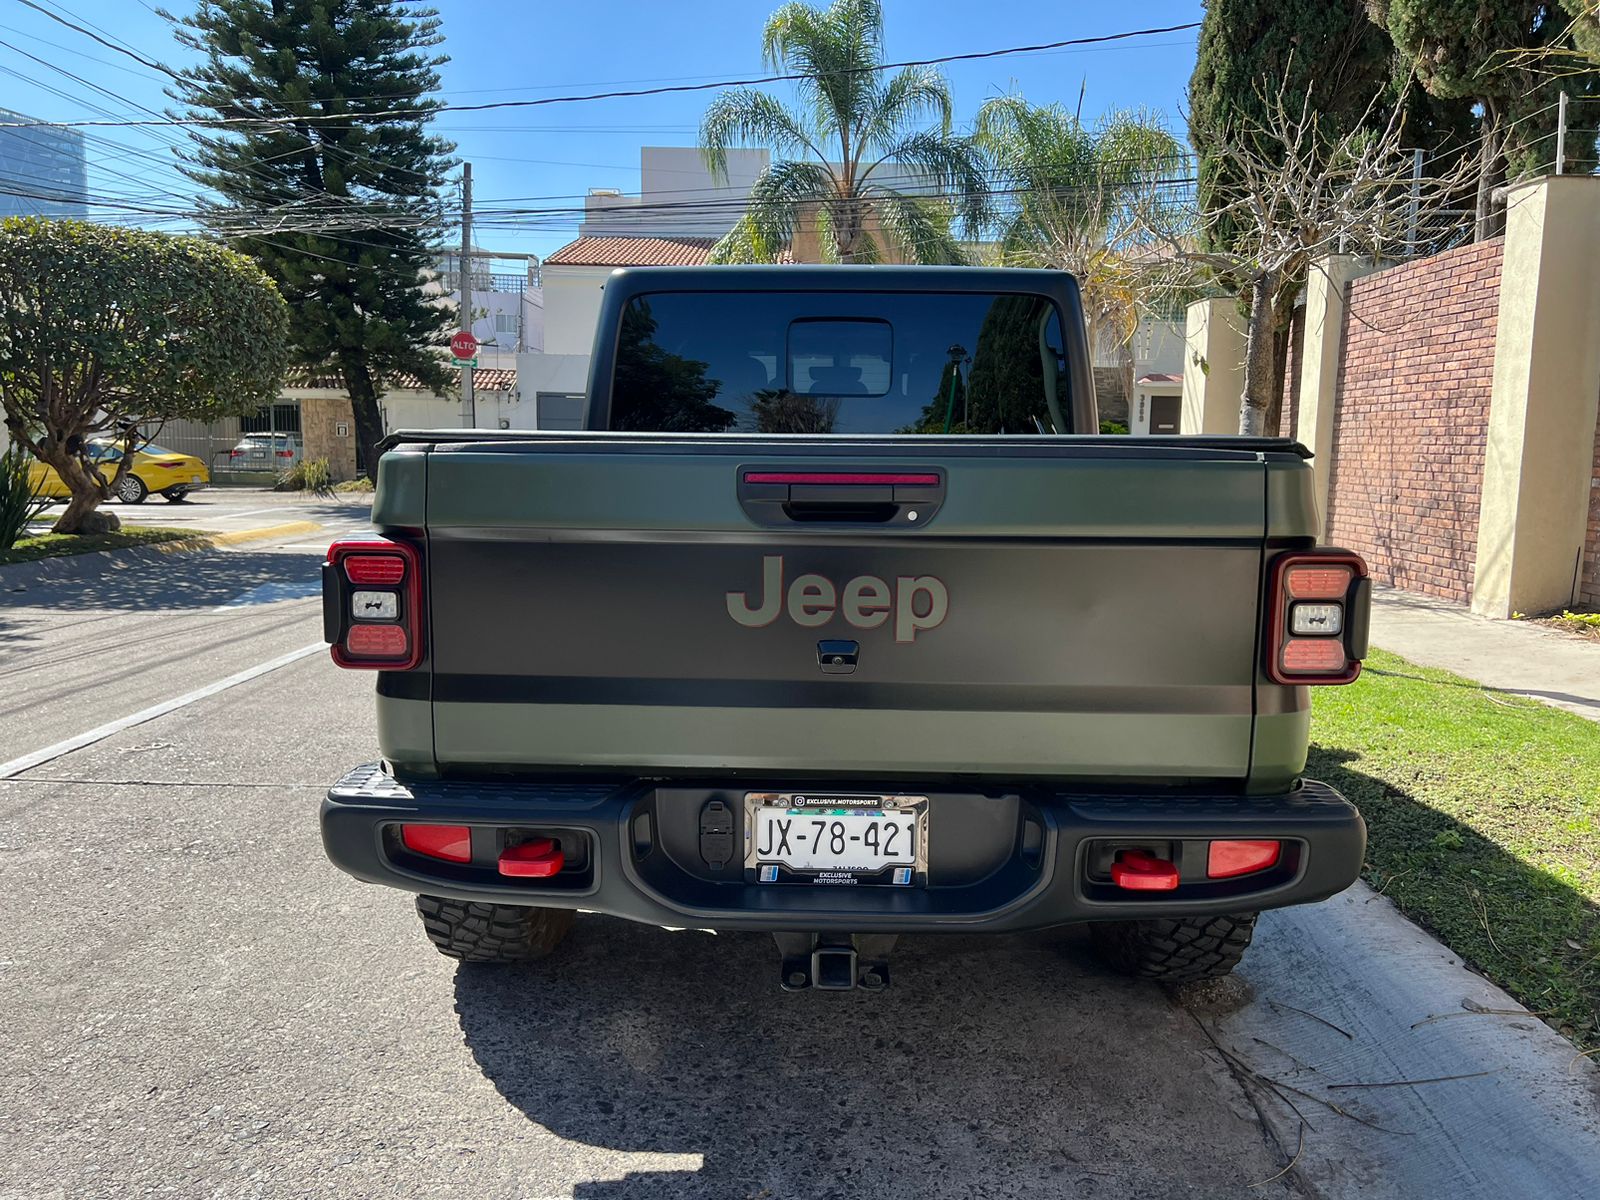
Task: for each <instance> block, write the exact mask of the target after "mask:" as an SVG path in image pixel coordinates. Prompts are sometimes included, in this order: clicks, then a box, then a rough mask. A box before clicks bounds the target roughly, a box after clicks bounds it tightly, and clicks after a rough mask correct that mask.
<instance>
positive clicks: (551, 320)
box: [543, 263, 611, 354]
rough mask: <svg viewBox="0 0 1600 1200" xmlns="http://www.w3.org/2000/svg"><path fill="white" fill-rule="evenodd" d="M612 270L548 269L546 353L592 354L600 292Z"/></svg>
mask: <svg viewBox="0 0 1600 1200" xmlns="http://www.w3.org/2000/svg"><path fill="white" fill-rule="evenodd" d="M610 274H611V268H610V267H563V266H554V267H552V266H550V265H549V264H548V263H546V264H545V267H544V274H543V280H544V351H545V353H546V354H588V353H589V352H590V351H591V350H593V349H594V331H595V327H596V326H597V325H599V323H600V290H601V288H602V287H604V286H605V282H606V278H607V277H608V276H609V275H610Z"/></svg>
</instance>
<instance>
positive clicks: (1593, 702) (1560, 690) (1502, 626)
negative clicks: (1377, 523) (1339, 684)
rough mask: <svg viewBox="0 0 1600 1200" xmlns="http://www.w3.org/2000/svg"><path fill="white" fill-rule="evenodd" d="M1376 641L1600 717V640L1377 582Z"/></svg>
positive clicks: (1422, 662)
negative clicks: (1494, 616)
mask: <svg viewBox="0 0 1600 1200" xmlns="http://www.w3.org/2000/svg"><path fill="white" fill-rule="evenodd" d="M1372 643H1373V645H1375V646H1381V647H1382V648H1383V649H1385V650H1389V651H1391V652H1393V653H1395V654H1398V655H1400V656H1401V657H1402V658H1407V659H1410V660H1411V661H1412V662H1414V663H1418V664H1420V665H1422V666H1425V667H1440V668H1443V669H1444V670H1446V671H1454V672H1455V673H1456V674H1457V675H1464V676H1466V677H1467V678H1468V679H1474V680H1477V681H1478V682H1479V683H1481V684H1483V685H1484V686H1485V687H1491V688H1495V689H1497V690H1499V691H1503V692H1513V693H1515V694H1517V695H1520V696H1532V697H1534V698H1535V699H1538V700H1543V701H1544V702H1545V703H1547V704H1553V705H1555V706H1556V707H1557V708H1564V709H1566V710H1567V711H1568V712H1573V713H1577V714H1578V715H1579V716H1580V717H1587V718H1588V719H1589V720H1591V721H1596V722H1600V642H1589V641H1584V640H1582V639H1581V638H1576V637H1569V636H1568V635H1566V634H1563V633H1560V632H1558V631H1556V630H1553V629H1545V628H1543V627H1542V626H1539V625H1529V624H1527V623H1525V622H1522V621H1490V620H1488V619H1486V618H1484V617H1476V616H1473V615H1472V613H1471V612H1469V611H1468V610H1467V609H1466V608H1465V607H1463V606H1462V605H1459V604H1452V603H1450V602H1449V601H1447V600H1435V599H1432V598H1431V597H1428V596H1415V595H1412V594H1411V593H1409V592H1402V591H1399V590H1397V589H1395V588H1389V587H1377V588H1374V589H1373V597H1372Z"/></svg>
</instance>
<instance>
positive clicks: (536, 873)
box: [500, 838, 567, 879]
mask: <svg viewBox="0 0 1600 1200" xmlns="http://www.w3.org/2000/svg"><path fill="white" fill-rule="evenodd" d="M566 862H567V860H566V857H565V856H564V855H563V854H562V853H561V847H560V846H558V845H557V844H556V842H555V840H554V839H553V838H534V839H533V840H532V841H531V842H523V843H522V845H520V846H509V847H507V848H506V849H505V850H502V851H501V852H500V874H502V875H516V876H520V877H523V878H532V879H548V878H550V876H552V875H554V874H556V873H557V872H558V871H560V870H561V868H562V867H564V866H565V865H566Z"/></svg>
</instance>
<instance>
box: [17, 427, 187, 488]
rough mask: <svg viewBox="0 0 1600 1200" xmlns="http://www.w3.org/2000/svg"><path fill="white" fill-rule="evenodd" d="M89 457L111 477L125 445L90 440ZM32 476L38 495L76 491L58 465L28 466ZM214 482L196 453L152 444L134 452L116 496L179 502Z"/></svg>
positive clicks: (102, 472)
mask: <svg viewBox="0 0 1600 1200" xmlns="http://www.w3.org/2000/svg"><path fill="white" fill-rule="evenodd" d="M89 458H90V459H91V460H93V462H94V463H95V464H96V465H97V466H98V467H99V468H100V474H102V475H104V476H105V477H106V478H107V479H108V480H109V479H110V478H111V477H112V475H113V474H114V473H115V472H116V469H117V463H118V461H119V460H120V459H121V458H122V447H121V446H118V445H115V444H114V443H113V442H112V441H111V440H109V439H95V440H92V441H90V443H89ZM28 477H29V479H30V480H31V482H32V483H33V490H34V494H35V495H37V496H50V497H52V498H55V499H65V498H66V497H67V496H70V495H71V494H72V493H71V491H70V490H69V489H68V488H67V484H66V481H65V480H64V479H62V478H61V476H60V475H58V474H56V470H55V468H54V467H51V466H47V465H46V464H44V463H42V462H36V463H34V464H33V465H32V466H31V467H30V468H29V469H28ZM210 483H211V472H210V471H208V470H206V465H205V463H203V462H201V461H200V460H199V459H198V458H196V457H195V456H194V455H192V454H179V453H178V452H177V451H176V450H167V449H165V448H164V447H161V446H157V445H155V444H154V443H152V444H150V445H148V446H144V447H142V448H141V449H138V450H135V451H134V452H133V466H131V467H130V468H128V473H127V474H126V475H124V476H123V477H122V482H121V483H119V484H118V485H117V490H116V493H115V495H116V498H117V499H118V500H121V501H122V502H123V503H124V504H143V503H144V498H145V497H146V496H148V495H149V494H150V493H151V492H159V493H160V494H161V496H162V498H163V499H166V500H169V501H171V502H172V503H174V504H176V503H177V502H178V501H180V500H182V499H183V498H184V497H185V496H187V495H188V494H189V493H190V492H194V491H198V490H199V489H201V488H203V487H206V486H208V485H209V484H210Z"/></svg>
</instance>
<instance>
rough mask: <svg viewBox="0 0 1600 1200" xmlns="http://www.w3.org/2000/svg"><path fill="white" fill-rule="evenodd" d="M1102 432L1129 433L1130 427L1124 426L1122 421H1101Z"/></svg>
mask: <svg viewBox="0 0 1600 1200" xmlns="http://www.w3.org/2000/svg"><path fill="white" fill-rule="evenodd" d="M1100 432H1101V433H1127V432H1128V427H1127V426H1126V425H1124V424H1123V423H1122V422H1121V421H1101V422H1100Z"/></svg>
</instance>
